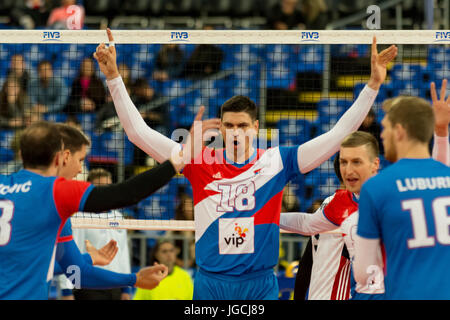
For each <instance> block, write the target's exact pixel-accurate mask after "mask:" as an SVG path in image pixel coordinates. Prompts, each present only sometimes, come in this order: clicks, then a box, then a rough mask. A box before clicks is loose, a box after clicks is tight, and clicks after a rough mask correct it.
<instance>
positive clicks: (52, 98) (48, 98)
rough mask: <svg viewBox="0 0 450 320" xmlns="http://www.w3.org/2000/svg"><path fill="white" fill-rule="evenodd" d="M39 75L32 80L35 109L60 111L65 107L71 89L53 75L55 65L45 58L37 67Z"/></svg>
mask: <svg viewBox="0 0 450 320" xmlns="http://www.w3.org/2000/svg"><path fill="white" fill-rule="evenodd" d="M37 71H38V76H37V78H35V79H32V80H31V81H30V90H29V92H30V101H31V105H32V107H33V110H35V111H37V112H39V113H47V112H49V113H54V112H60V111H62V109H63V108H64V106H65V104H66V102H67V98H68V94H69V90H68V88H67V87H66V85H65V84H64V83H63V81H61V79H58V78H56V77H54V76H53V67H52V64H51V63H50V62H49V61H46V60H43V61H41V62H40V63H39V64H38V67H37Z"/></svg>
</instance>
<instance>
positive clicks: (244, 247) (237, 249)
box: [219, 217, 255, 254]
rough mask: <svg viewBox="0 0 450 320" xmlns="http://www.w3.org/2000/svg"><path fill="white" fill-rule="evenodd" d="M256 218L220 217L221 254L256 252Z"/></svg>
mask: <svg viewBox="0 0 450 320" xmlns="http://www.w3.org/2000/svg"><path fill="white" fill-rule="evenodd" d="M254 234H255V226H254V218H253V217H249V218H234V219H233V218H222V219H219V252H220V254H245V253H253V252H254Z"/></svg>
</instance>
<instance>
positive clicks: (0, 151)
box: [0, 130, 14, 162]
mask: <svg viewBox="0 0 450 320" xmlns="http://www.w3.org/2000/svg"><path fill="white" fill-rule="evenodd" d="M13 138H14V131H13V130H0V162H8V161H11V160H13V159H14V151H13V150H12V149H11V141H12V139H13Z"/></svg>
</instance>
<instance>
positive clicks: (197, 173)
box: [183, 148, 265, 205]
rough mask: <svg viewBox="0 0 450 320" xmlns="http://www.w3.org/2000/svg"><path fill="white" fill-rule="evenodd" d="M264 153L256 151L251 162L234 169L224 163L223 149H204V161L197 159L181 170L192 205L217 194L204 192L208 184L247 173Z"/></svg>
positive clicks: (260, 150) (209, 191)
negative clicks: (189, 186)
mask: <svg viewBox="0 0 450 320" xmlns="http://www.w3.org/2000/svg"><path fill="white" fill-rule="evenodd" d="M264 152H265V150H262V149H257V154H256V157H255V158H254V159H253V160H252V161H250V162H249V163H247V164H246V165H244V166H242V167H236V166H234V165H232V164H229V163H226V160H225V159H224V156H223V155H224V149H218V150H215V149H211V148H204V149H203V154H206V155H207V156H205V157H204V158H205V159H201V158H199V157H198V158H196V160H194V163H193V164H187V165H186V166H185V167H184V169H183V174H184V176H185V177H186V178H187V179H188V180H189V182H190V183H191V186H192V191H193V196H194V205H196V204H197V203H199V202H201V201H203V200H204V199H206V198H208V197H210V196H212V195H215V194H217V193H218V192H215V191H212V190H205V187H206V186H207V185H208V184H210V183H211V182H213V181H215V180H222V179H232V178H234V177H236V176H238V175H239V174H241V173H242V172H245V171H247V170H248V169H249V168H250V167H252V166H253V164H254V162H255V161H256V160H258V159H259V158H260V157H261V155H262V154H263V153H264ZM199 159H200V160H201V161H200V160H199Z"/></svg>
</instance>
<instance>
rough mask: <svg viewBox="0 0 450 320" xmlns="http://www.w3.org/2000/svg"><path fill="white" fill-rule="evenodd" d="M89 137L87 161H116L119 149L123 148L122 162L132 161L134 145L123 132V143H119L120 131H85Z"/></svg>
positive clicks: (130, 162) (129, 162) (127, 163)
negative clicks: (89, 149)
mask: <svg viewBox="0 0 450 320" xmlns="http://www.w3.org/2000/svg"><path fill="white" fill-rule="evenodd" d="M86 134H87V135H88V136H89V137H90V138H91V152H90V155H89V157H88V160H89V162H102V163H117V161H119V156H120V154H119V150H123V156H124V164H125V165H129V164H132V162H133V155H134V145H133V144H132V143H131V142H130V141H129V140H128V138H127V137H126V135H125V134H124V136H123V137H124V140H123V142H124V145H121V134H122V132H110V131H105V132H103V133H101V134H97V133H95V132H92V131H91V132H86Z"/></svg>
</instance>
